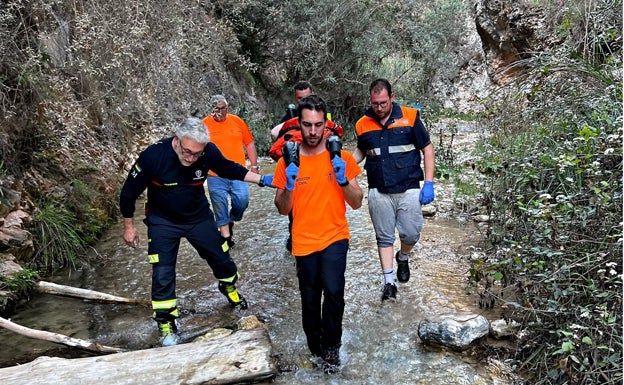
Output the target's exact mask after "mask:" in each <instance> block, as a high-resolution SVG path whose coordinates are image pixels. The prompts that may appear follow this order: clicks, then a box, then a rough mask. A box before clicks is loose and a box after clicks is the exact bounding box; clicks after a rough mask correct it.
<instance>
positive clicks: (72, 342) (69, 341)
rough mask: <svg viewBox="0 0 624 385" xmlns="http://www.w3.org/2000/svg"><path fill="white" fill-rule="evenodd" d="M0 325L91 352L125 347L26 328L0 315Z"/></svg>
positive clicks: (113, 351) (33, 336)
mask: <svg viewBox="0 0 624 385" xmlns="http://www.w3.org/2000/svg"><path fill="white" fill-rule="evenodd" d="M0 326H1V327H3V328H5V329H8V330H10V331H12V332H15V333H18V334H21V335H23V336H26V337H28V338H35V339H38V340H44V341H49V342H54V343H57V344H63V345H67V346H71V347H76V348H80V349H84V350H89V351H92V352H98V353H120V352H124V351H126V350H125V349H121V348H115V347H110V346H105V345H101V344H99V343H97V342H91V341H87V340H81V339H79V338H73V337H68V336H66V335H63V334H58V333H52V332H47V331H44V330H37V329H31V328H27V327H25V326H22V325H18V324H16V323H14V322H11V321H9V320H8V319H6V318H2V317H0Z"/></svg>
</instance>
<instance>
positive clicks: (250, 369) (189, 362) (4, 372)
mask: <svg viewBox="0 0 624 385" xmlns="http://www.w3.org/2000/svg"><path fill="white" fill-rule="evenodd" d="M276 374H277V369H276V367H275V363H274V362H273V358H272V347H271V342H270V338H269V334H268V331H267V330H266V329H254V330H238V331H236V332H234V333H231V334H229V335H225V336H223V335H220V336H217V337H214V338H212V339H209V340H202V341H200V342H193V343H188V344H180V345H176V346H169V347H162V348H153V349H145V350H135V351H132V352H126V353H119V354H111V355H107V356H100V357H87V358H76V359H64V358H50V357H39V358H37V359H36V360H34V361H32V362H29V363H27V364H23V365H19V366H12V367H9V368H2V369H0V378H2V382H3V383H7V384H11V385H22V384H23V385H30V384H34V383H37V384H64V385H84V384H91V383H97V384H98V385H124V384H128V385H129V384H132V385H153V384H172V385H174V384H186V385H194V384H239V383H251V382H258V381H263V380H269V379H271V378H273V377H275V376H276Z"/></svg>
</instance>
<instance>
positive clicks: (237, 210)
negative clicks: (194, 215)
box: [203, 95, 260, 248]
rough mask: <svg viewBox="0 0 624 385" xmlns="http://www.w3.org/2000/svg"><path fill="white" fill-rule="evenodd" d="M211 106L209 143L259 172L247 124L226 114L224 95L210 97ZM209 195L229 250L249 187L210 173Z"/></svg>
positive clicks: (244, 205)
mask: <svg viewBox="0 0 624 385" xmlns="http://www.w3.org/2000/svg"><path fill="white" fill-rule="evenodd" d="M210 104H211V105H212V113H211V114H210V115H208V116H206V117H205V118H204V119H203V122H204V124H205V125H206V127H207V128H208V132H209V133H210V141H211V142H212V143H214V144H215V145H216V146H217V148H218V149H219V150H220V151H221V153H222V154H223V156H225V157H226V158H228V159H230V160H232V161H234V162H236V163H238V164H240V165H241V166H246V164H247V161H246V157H247V158H249V163H250V165H249V166H250V169H251V172H254V173H259V172H260V168H259V166H258V153H257V151H256V145H255V142H254V137H253V135H252V134H251V131H250V130H249V126H247V123H245V121H244V120H243V119H241V118H240V117H239V116H237V115H234V114H230V113H229V111H228V101H227V99H226V98H225V97H224V96H223V95H214V96H212V98H210ZM245 156H246V157H245ZM208 192H209V193H210V202H211V203H212V209H213V210H214V214H215V219H216V221H217V226H218V227H219V231H220V232H221V236H222V237H223V238H225V240H226V241H227V243H228V247H229V248H232V247H234V239H233V235H234V234H233V230H234V223H235V222H239V221H241V220H242V219H243V214H244V213H245V210H246V209H247V207H248V206H249V186H248V185H247V183H243V182H241V181H238V180H229V179H227V178H222V177H220V176H218V175H217V174H215V173H214V172H212V171H211V172H209V173H208ZM228 200H229V202H228ZM230 206H231V207H230Z"/></svg>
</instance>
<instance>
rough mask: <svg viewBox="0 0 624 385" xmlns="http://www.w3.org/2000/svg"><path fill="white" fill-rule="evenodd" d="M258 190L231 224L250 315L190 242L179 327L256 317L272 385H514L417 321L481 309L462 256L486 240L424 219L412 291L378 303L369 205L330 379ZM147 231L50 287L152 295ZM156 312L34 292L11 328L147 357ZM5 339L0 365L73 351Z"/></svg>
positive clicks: (275, 222)
mask: <svg viewBox="0 0 624 385" xmlns="http://www.w3.org/2000/svg"><path fill="white" fill-rule="evenodd" d="M250 194H251V203H250V207H249V209H248V211H247V212H246V214H245V218H244V220H243V222H241V223H239V224H237V225H236V226H235V228H234V238H235V241H236V246H235V248H234V250H233V251H232V257H233V258H234V260H235V261H236V262H237V264H238V267H239V270H240V272H241V274H242V278H241V280H240V281H239V283H238V285H237V286H238V288H239V290H240V292H241V293H242V294H243V295H245V297H246V298H247V299H248V302H249V305H250V306H249V309H248V310H244V311H242V310H231V309H230V307H229V306H228V304H227V302H226V300H225V298H224V297H223V296H222V295H221V294H220V293H219V292H218V290H217V282H216V280H215V279H214V277H213V276H212V274H211V270H210V269H209V267H208V266H207V264H206V263H205V262H204V261H203V260H201V259H200V258H199V257H198V256H197V255H196V253H195V251H194V250H193V249H192V248H191V247H190V246H189V245H188V243H186V241H183V243H182V247H181V249H180V252H179V259H178V265H177V267H178V271H177V284H178V298H179V308H180V310H181V314H182V315H181V318H180V320H179V321H180V322H179V324H180V327H181V330H183V331H184V332H185V333H187V334H189V335H190V334H194V333H195V334H197V333H199V332H201V331H205V330H208V329H211V328H216V327H234V325H235V324H236V322H237V320H238V319H240V318H241V317H243V316H247V315H252V314H253V315H255V316H257V317H258V318H259V319H260V320H262V321H263V322H265V323H266V325H267V326H268V329H269V331H270V337H271V340H272V343H273V346H274V355H275V357H276V359H277V364H278V369H279V371H280V372H279V374H278V376H277V377H276V379H275V380H274V381H273V383H274V384H320V383H326V384H349V385H350V384H406V385H407V384H410V385H411V384H436V385H440V384H508V383H510V382H509V381H508V380H507V379H506V378H505V377H504V376H502V375H500V374H497V373H496V372H495V371H494V370H491V368H489V367H488V366H486V365H484V364H483V363H480V362H479V360H478V357H473V356H471V354H469V353H457V352H450V351H447V350H444V349H440V348H433V347H427V346H424V345H423V344H422V343H421V342H420V340H419V338H418V335H417V329H418V323H419V322H420V321H421V320H423V319H424V318H426V317H428V316H435V315H436V314H444V313H483V312H482V311H481V310H480V309H479V307H478V306H477V304H476V299H475V297H474V296H472V295H468V294H466V291H465V288H466V281H467V270H468V265H467V263H466V262H465V257H466V256H467V255H468V254H469V253H470V247H471V245H473V244H474V242H475V241H476V240H478V239H479V232H478V230H477V228H476V227H475V226H474V225H473V224H472V222H470V221H459V220H456V219H451V218H444V217H441V216H437V217H433V218H427V219H426V220H425V226H424V229H423V233H422V237H421V240H420V242H419V244H418V245H417V247H416V248H415V251H414V252H413V254H412V258H411V263H410V266H411V268H412V278H411V279H410V281H409V283H405V284H399V293H398V301H397V302H396V303H381V301H380V296H381V286H382V275H381V271H380V267H379V260H378V257H377V252H376V246H375V237H374V231H373V228H372V224H371V222H370V219H369V215H368V208H367V202H366V198H365V201H364V204H363V206H362V208H361V209H359V210H351V209H348V211H347V215H348V219H349V223H350V228H351V236H352V241H351V247H350V251H349V254H348V262H347V272H346V298H345V299H346V309H345V317H344V335H343V346H342V349H341V352H340V354H341V358H342V362H343V367H342V370H341V372H340V373H337V374H334V375H327V374H324V373H322V372H321V371H320V370H319V369H316V368H315V367H314V366H313V365H312V364H311V363H310V354H309V352H308V350H307V346H306V343H305V336H304V334H303V330H302V328H301V319H300V314H301V312H300V301H299V292H298V288H297V279H296V275H295V267H294V261H293V257H292V256H290V254H289V253H287V252H286V251H285V247H284V244H285V241H286V238H287V226H288V219H287V218H286V217H284V216H280V215H279V214H278V213H277V210H276V209H275V207H274V205H273V198H274V194H275V190H273V189H269V188H259V187H257V186H250ZM137 206H139V205H137ZM138 225H139V228H140V231H142V233H141V239H142V242H141V246H140V247H138V248H137V249H136V250H134V249H131V248H128V247H126V246H125V245H124V244H123V242H122V239H121V234H122V227H121V223H119V224H118V225H117V226H114V227H113V228H111V229H110V231H109V232H108V233H107V234H105V236H104V237H103V238H102V239H101V241H100V242H99V243H98V245H97V247H96V249H95V250H94V254H96V255H97V257H96V258H95V262H93V263H92V264H91V265H89V266H84V267H82V268H81V269H79V270H78V271H72V272H68V271H64V272H61V273H58V274H57V275H55V276H54V277H46V280H49V281H53V282H56V283H61V284H66V285H72V286H77V287H82V288H87V289H92V290H97V291H102V292H106V293H110V294H114V295H118V296H123V297H129V298H137V299H149V293H150V277H151V275H150V274H151V268H150V266H149V265H148V264H147V262H146V252H147V249H146V245H145V239H146V236H145V229H144V226H143V225H142V224H141V223H140V222H139V223H138ZM485 315H486V317H487V316H488V314H485ZM150 316H151V310H150V309H149V308H147V307H143V306H138V305H120V304H101V303H95V302H90V301H83V300H79V299H74V298H64V297H58V296H52V295H35V296H34V297H33V298H32V300H31V301H29V302H27V303H25V304H23V305H21V306H20V307H19V308H18V310H17V312H16V314H15V315H14V316H13V318H12V321H14V322H16V323H19V324H21V325H24V326H27V327H31V328H35V329H42V330H48V331H53V332H56V333H62V334H65V335H68V336H71V337H76V338H81V339H88V340H92V341H96V342H99V343H101V344H104V345H108V346H120V347H125V348H128V349H143V348H149V347H153V346H156V345H157V343H158V341H157V335H156V328H155V323H154V322H153V320H152V319H151V318H150ZM488 318H490V319H491V317H488ZM0 339H1V341H3V343H2V345H3V349H1V350H2V351H1V352H0V366H11V365H15V364H19V363H24V362H28V361H29V360H32V359H33V358H34V357H36V356H39V355H51V356H54V355H58V356H63V357H68V356H72V351H71V350H70V349H68V348H65V347H59V346H58V345H55V344H52V343H48V342H43V341H38V340H32V339H27V338H25V337H22V336H19V335H17V334H13V333H11V332H8V331H6V330H0ZM7 341H10V342H7ZM85 354H86V353H82V354H81V355H80V356H85ZM87 355H88V354H87ZM33 383H36V379H33Z"/></svg>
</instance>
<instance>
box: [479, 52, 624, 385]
mask: <svg viewBox="0 0 624 385" xmlns="http://www.w3.org/2000/svg"><path fill="white" fill-rule="evenodd" d="M523 64H524V65H527V64H529V65H530V67H531V70H530V71H529V72H528V73H527V76H526V77H525V78H523V79H521V82H520V84H518V88H516V89H522V90H526V92H525V93H510V94H509V98H508V99H507V100H506V102H504V103H502V104H500V105H499V108H500V109H496V110H495V111H494V110H493V114H492V116H491V117H490V119H489V120H488V121H486V122H484V124H487V126H488V127H489V129H490V131H491V133H492V135H491V137H490V138H489V139H488V140H487V141H486V142H484V143H482V144H481V147H480V151H481V156H482V157H483V158H482V160H481V161H480V162H479V163H478V164H477V168H478V169H480V170H481V171H483V172H484V173H485V174H487V175H488V176H489V178H490V181H489V183H487V185H488V186H489V189H488V192H487V194H486V196H487V200H486V203H487V205H488V207H489V209H490V211H491V214H492V218H493V221H492V223H491V228H490V234H489V237H488V240H489V242H490V243H491V245H492V247H493V249H492V250H491V253H490V256H489V257H488V258H487V259H486V260H480V261H476V262H475V263H474V265H473V268H472V277H473V279H474V280H475V282H476V281H481V282H487V281H488V280H489V282H490V283H489V284H486V288H487V287H488V286H500V287H501V288H502V291H501V293H502V294H501V297H504V298H503V299H504V300H505V301H506V302H507V307H508V309H510V310H509V311H508V312H507V313H506V314H505V316H506V317H509V318H513V319H516V320H518V321H520V322H521V323H522V325H523V327H524V328H525V332H524V333H522V337H521V340H520V341H519V342H518V346H519V347H520V348H519V349H518V351H516V352H515V355H514V357H513V358H514V359H515V360H516V361H515V362H516V364H517V367H518V368H519V369H520V370H521V371H523V372H524V373H525V374H527V375H528V376H529V377H530V380H531V383H535V384H619V383H621V381H622V283H621V277H622V226H621V223H622V222H621V221H622V188H623V185H622V172H623V169H622V125H623V119H622V79H621V63H615V62H614V64H612V65H605V64H599V65H597V64H596V63H595V62H594V63H590V62H587V61H583V60H579V59H578V58H569V57H568V58H566V57H565V56H562V55H561V53H559V54H553V55H552V56H548V55H542V56H541V57H537V58H534V60H533V61H532V62H530V63H527V62H525V63H523ZM518 105H521V106H520V107H518ZM506 111H507V112H506ZM484 278H488V279H487V280H484ZM492 282H493V283H494V285H492V284H491V283H492ZM510 291H513V294H515V296H514V295H513V294H510Z"/></svg>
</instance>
